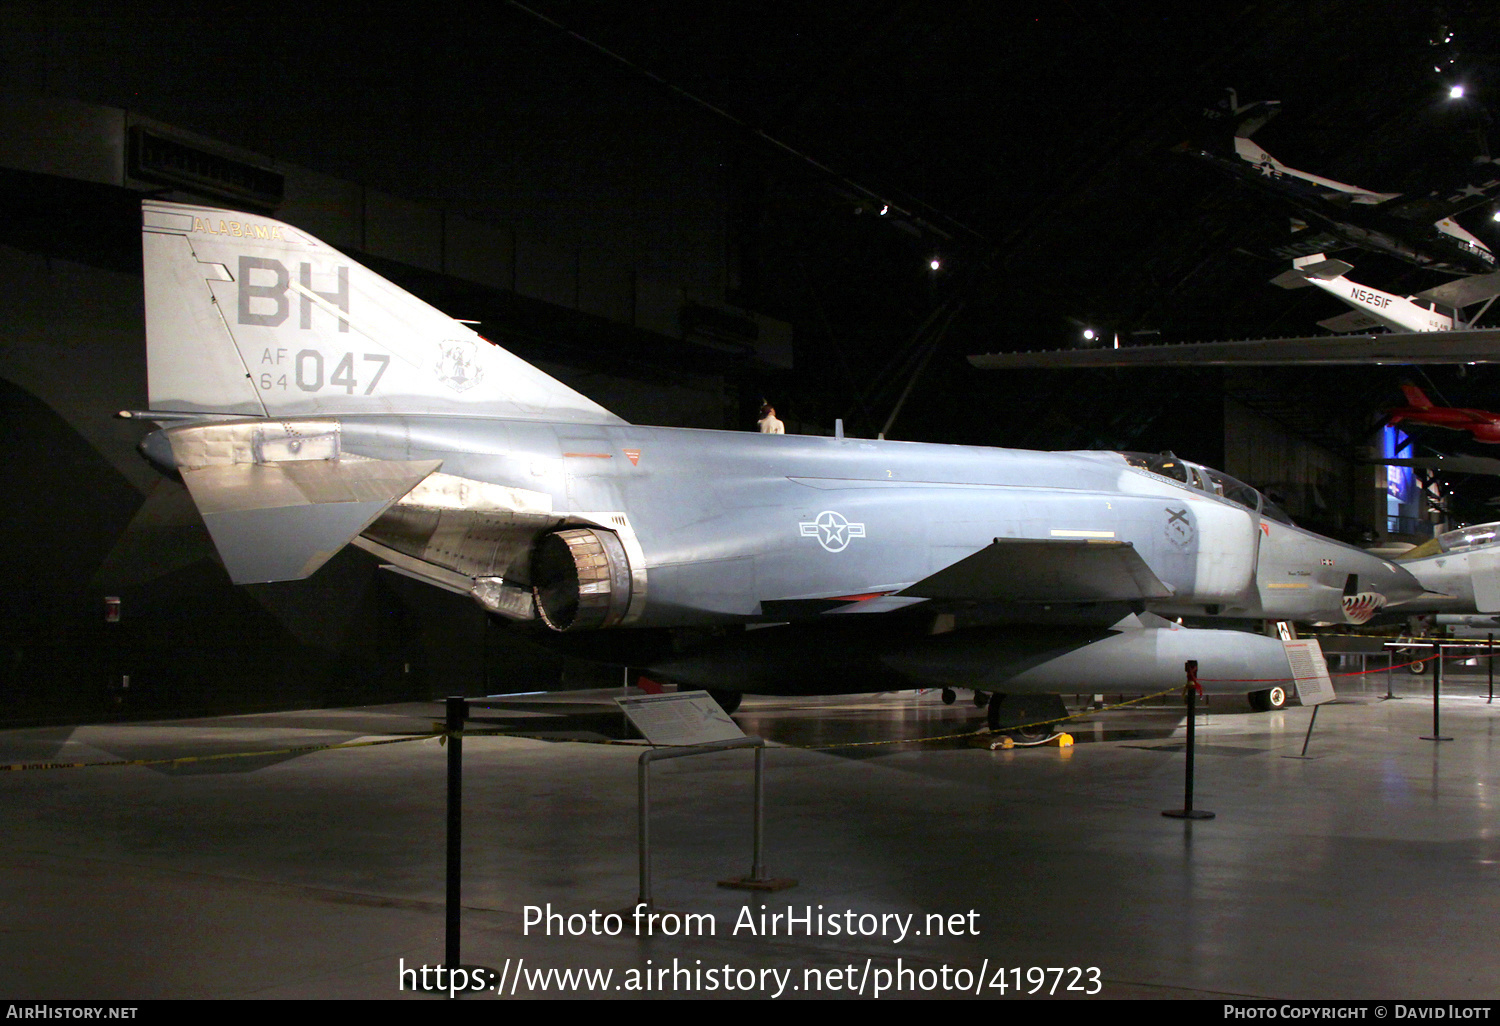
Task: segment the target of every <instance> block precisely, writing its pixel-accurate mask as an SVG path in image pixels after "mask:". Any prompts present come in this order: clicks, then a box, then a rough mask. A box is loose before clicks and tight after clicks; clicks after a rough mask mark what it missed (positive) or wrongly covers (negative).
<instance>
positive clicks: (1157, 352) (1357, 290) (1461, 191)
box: [969, 91, 1500, 370]
mask: <svg viewBox="0 0 1500 1026" xmlns="http://www.w3.org/2000/svg"><path fill="white" fill-rule="evenodd" d="M1230 96H1231V103H1234V94H1233V91H1231V93H1230ZM1280 109H1281V104H1280V103H1279V102H1278V101H1274V100H1267V101H1262V102H1259V103H1252V104H1247V105H1245V106H1238V105H1235V106H1234V108H1233V111H1234V113H1233V118H1234V120H1233V121H1232V122H1231V126H1232V132H1230V133H1225V134H1223V135H1221V136H1220V137H1219V138H1218V139H1217V140H1216V141H1214V142H1211V143H1209V144H1207V145H1204V146H1189V145H1186V144H1185V145H1184V146H1182V147H1179V150H1180V151H1181V152H1185V153H1188V154H1189V155H1190V156H1193V157H1195V158H1197V159H1199V160H1202V161H1204V162H1206V163H1208V164H1209V165H1210V166H1211V167H1213V168H1214V169H1215V170H1217V171H1220V172H1222V173H1224V174H1226V175H1228V176H1230V177H1232V178H1233V179H1235V180H1236V181H1238V182H1240V183H1242V184H1243V185H1245V186H1247V187H1249V188H1252V189H1254V190H1256V191H1258V192H1261V193H1264V194H1268V195H1271V196H1273V197H1275V198H1276V199H1278V200H1279V201H1281V202H1283V203H1286V204H1288V205H1289V206H1290V207H1291V208H1292V210H1293V211H1294V212H1295V213H1296V214H1297V215H1298V216H1297V219H1296V221H1295V222H1294V223H1295V224H1298V225H1301V226H1302V229H1301V230H1302V231H1304V232H1307V234H1306V235H1301V236H1299V238H1298V239H1297V240H1296V241H1295V242H1294V243H1292V244H1290V245H1287V246H1283V247H1278V248H1277V249H1276V250H1275V253H1276V255H1278V256H1281V257H1285V258H1291V259H1293V269H1292V270H1291V271H1288V272H1286V273H1284V274H1282V275H1280V276H1278V277H1277V278H1276V279H1274V283H1275V284H1277V285H1281V286H1282V287H1284V288H1303V287H1307V286H1309V285H1313V286H1317V287H1320V288H1323V289H1324V290H1325V291H1328V292H1331V293H1333V294H1334V295H1336V296H1338V298H1339V299H1340V300H1342V301H1343V302H1345V303H1347V304H1348V305H1349V306H1351V307H1353V308H1354V310H1353V311H1352V312H1350V313H1348V314H1344V315H1343V316H1342V317H1338V318H1328V319H1326V320H1324V321H1320V322H1319V325H1320V326H1322V327H1326V328H1328V329H1329V330H1330V331H1336V332H1350V331H1368V330H1370V329H1379V330H1386V329H1389V330H1391V331H1395V332H1398V333H1400V332H1413V333H1424V334H1425V333H1431V332H1442V333H1443V334H1442V336H1441V337H1421V338H1415V337H1411V336H1409V335H1400V334H1398V335H1395V336H1388V335H1350V336H1345V337H1342V338H1331V337H1328V336H1307V337H1298V338H1283V339H1263V340H1246V341H1235V342H1194V343H1180V344H1167V345H1150V346H1127V347H1123V348H1121V347H1118V346H1117V347H1115V348H1108V349H1071V350H1055V351H1045V352H1031V353H987V354H984V355H978V356H970V357H969V362H970V363H972V364H973V365H974V366H976V367H979V368H982V369H986V370H999V369H1009V368H1020V367H1050V368H1079V367H1132V366H1178V365H1187V364H1191V365H1200V366H1213V365H1225V364H1248V365H1279V364H1297V363H1310V364H1312V363H1319V364H1364V363H1393V364H1408V363H1489V362H1493V361H1495V360H1497V359H1500V331H1496V330H1495V329H1475V328H1472V327H1470V326H1471V325H1472V324H1473V323H1474V322H1475V321H1476V320H1477V319H1478V317H1480V316H1482V315H1483V313H1484V310H1487V309H1488V303H1487V301H1490V300H1493V298H1494V297H1495V296H1496V295H1497V294H1500V270H1497V267H1500V261H1497V259H1496V257H1495V254H1494V253H1493V252H1491V250H1490V248H1489V247H1488V246H1487V245H1485V244H1484V242H1482V241H1481V240H1480V239H1478V238H1477V237H1475V236H1474V235H1473V234H1471V233H1470V232H1469V231H1467V230H1466V229H1464V228H1463V227H1462V226H1461V225H1459V224H1458V223H1457V222H1456V221H1454V220H1453V218H1454V217H1455V216H1456V215H1458V214H1461V213H1463V212H1464V211H1467V210H1471V209H1473V208H1474V207H1477V206H1480V205H1483V204H1485V203H1488V202H1490V201H1492V200H1494V199H1495V198H1497V197H1500V160H1497V159H1495V158H1492V157H1488V156H1483V157H1476V158H1475V160H1474V161H1473V163H1472V164H1470V165H1469V166H1467V167H1464V168H1462V169H1461V170H1460V171H1458V172H1456V173H1454V174H1453V175H1451V176H1450V178H1449V180H1447V181H1444V182H1442V183H1440V184H1438V185H1434V186H1433V187H1432V188H1430V189H1428V190H1426V191H1425V192H1420V193H1409V194H1402V193H1384V192H1373V191H1371V190H1369V189H1364V188H1361V187H1359V186H1356V185H1348V184H1346V183H1344V182H1337V181H1334V180H1333V179H1330V178H1324V177H1322V176H1320V175H1315V174H1310V173H1308V172H1306V171H1299V170H1297V169H1296V168H1291V167H1288V166H1286V165H1285V164H1283V163H1281V161H1279V160H1277V159H1276V158H1275V157H1273V156H1272V155H1271V154H1270V153H1268V152H1266V150H1265V149H1264V148H1263V147H1261V146H1260V145H1259V144H1257V143H1255V142H1254V141H1252V139H1251V136H1252V135H1253V134H1254V133H1255V132H1256V131H1257V130H1258V129H1259V128H1261V126H1263V125H1264V124H1265V123H1266V122H1267V121H1269V120H1270V119H1271V118H1272V117H1274V116H1275V115H1276V114H1277V113H1278V112H1279V111H1280ZM1312 226H1316V230H1313V231H1309V228H1310V227H1312ZM1348 247H1358V248H1360V249H1365V250H1369V251H1371V252H1375V253H1383V254H1385V255H1387V256H1393V257H1396V258H1397V259H1400V260H1403V261H1405V262H1407V263H1410V264H1414V265H1416V266H1418V267H1423V268H1426V269H1428V270H1432V271H1439V272H1443V273H1447V274H1457V275H1472V276H1473V277H1464V278H1460V279H1458V280H1456V281H1452V282H1449V283H1447V284H1445V285H1439V286H1437V287H1436V288H1432V289H1428V290H1426V291H1424V292H1421V293H1418V294H1417V295H1415V296H1409V297H1404V298H1403V297H1400V296H1395V295H1392V294H1390V293H1386V292H1382V291H1380V290H1378V289H1372V288H1370V287H1368V286H1364V285H1360V284H1358V283H1357V282H1352V281H1349V280H1348V279H1347V278H1344V277H1343V274H1344V273H1345V272H1346V271H1349V270H1352V265H1351V264H1349V263H1347V262H1345V261H1342V260H1331V259H1329V258H1328V257H1327V256H1326V255H1325V254H1326V253H1327V252H1329V251H1332V250H1337V249H1343V248H1348ZM1480 302H1486V306H1485V308H1484V310H1480V311H1479V312H1478V313H1476V314H1472V315H1469V316H1464V314H1463V309H1464V308H1465V307H1468V306H1471V305H1473V304H1475V303H1480ZM1422 304H1425V306H1426V308H1425V309H1423V307H1422ZM1438 308H1442V309H1438ZM1444 311H1446V312H1444Z"/></svg>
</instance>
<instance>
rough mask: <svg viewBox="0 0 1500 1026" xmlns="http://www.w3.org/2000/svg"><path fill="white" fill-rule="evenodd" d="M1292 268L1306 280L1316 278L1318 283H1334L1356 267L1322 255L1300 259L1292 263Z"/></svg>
mask: <svg viewBox="0 0 1500 1026" xmlns="http://www.w3.org/2000/svg"><path fill="white" fill-rule="evenodd" d="M1292 266H1293V267H1295V268H1296V269H1297V273H1298V274H1301V275H1302V276H1303V277H1306V278H1316V279H1318V281H1333V279H1335V278H1339V277H1342V276H1343V275H1345V274H1348V273H1349V272H1350V271H1352V270H1354V265H1353V264H1351V263H1347V262H1346V261H1343V260H1330V259H1327V258H1326V257H1324V256H1323V254H1322V253H1319V254H1317V255H1316V256H1310V257H1299V258H1298V259H1296V260H1293V261H1292Z"/></svg>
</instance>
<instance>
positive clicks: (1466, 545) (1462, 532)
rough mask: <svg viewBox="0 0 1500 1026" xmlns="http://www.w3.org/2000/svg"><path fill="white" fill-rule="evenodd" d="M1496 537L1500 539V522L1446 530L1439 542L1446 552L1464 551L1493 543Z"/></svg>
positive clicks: (1438, 539)
mask: <svg viewBox="0 0 1500 1026" xmlns="http://www.w3.org/2000/svg"><path fill="white" fill-rule="evenodd" d="M1496 539H1500V523H1495V524H1475V525H1474V526H1473V527H1464V528H1460V529H1459V530H1457V531H1445V532H1443V533H1442V534H1440V535H1438V537H1437V543H1438V548H1440V549H1442V550H1443V551H1444V552H1462V551H1463V550H1464V549H1477V548H1479V547H1480V546H1481V545H1490V544H1493V543H1494V542H1495V541H1496Z"/></svg>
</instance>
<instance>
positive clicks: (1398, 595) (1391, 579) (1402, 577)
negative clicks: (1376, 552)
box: [1360, 555, 1426, 603]
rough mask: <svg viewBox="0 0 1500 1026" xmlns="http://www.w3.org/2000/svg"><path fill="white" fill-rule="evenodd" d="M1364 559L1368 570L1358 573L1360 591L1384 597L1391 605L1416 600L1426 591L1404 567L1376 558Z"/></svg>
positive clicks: (1368, 557)
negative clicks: (1367, 564)
mask: <svg viewBox="0 0 1500 1026" xmlns="http://www.w3.org/2000/svg"><path fill="white" fill-rule="evenodd" d="M1366 558H1367V559H1368V560H1369V563H1370V568H1369V569H1368V570H1361V572H1360V584H1361V585H1362V587H1361V588H1360V590H1361V591H1373V592H1377V593H1378V594H1380V595H1383V596H1385V600H1386V602H1387V603H1392V602H1404V601H1405V600H1407V599H1412V598H1416V597H1417V596H1418V595H1421V594H1423V593H1424V591H1425V590H1426V589H1425V588H1423V587H1422V582H1421V581H1418V580H1417V579H1416V578H1415V577H1414V576H1412V573H1411V571H1409V570H1407V569H1406V568H1405V567H1400V566H1397V565H1396V564H1394V563H1388V562H1386V561H1385V560H1383V559H1381V558H1379V557H1378V556H1369V555H1367V556H1366Z"/></svg>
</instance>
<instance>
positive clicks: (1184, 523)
mask: <svg viewBox="0 0 1500 1026" xmlns="http://www.w3.org/2000/svg"><path fill="white" fill-rule="evenodd" d="M1165 530H1166V535H1167V541H1169V542H1171V543H1172V545H1173V546H1174V547H1176V548H1179V549H1186V548H1187V547H1188V546H1189V545H1191V544H1192V543H1193V521H1192V518H1190V517H1189V516H1188V511H1187V508H1186V507H1184V508H1182V509H1173V508H1172V507H1170V506H1168V507H1167V523H1166V528H1165Z"/></svg>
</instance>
